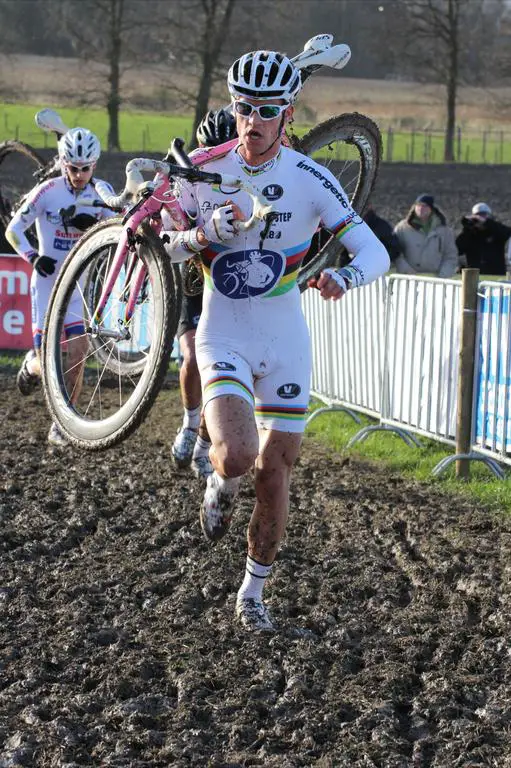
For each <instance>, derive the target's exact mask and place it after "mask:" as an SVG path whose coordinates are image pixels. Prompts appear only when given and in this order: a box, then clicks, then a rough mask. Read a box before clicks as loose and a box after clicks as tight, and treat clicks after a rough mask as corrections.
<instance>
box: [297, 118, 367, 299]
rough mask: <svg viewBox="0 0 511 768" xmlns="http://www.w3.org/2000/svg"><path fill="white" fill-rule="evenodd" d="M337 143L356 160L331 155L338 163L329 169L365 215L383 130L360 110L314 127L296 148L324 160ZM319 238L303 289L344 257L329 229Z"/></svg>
mask: <svg viewBox="0 0 511 768" xmlns="http://www.w3.org/2000/svg"><path fill="white" fill-rule="evenodd" d="M336 144H340V145H341V149H342V148H343V146H344V145H345V146H346V147H352V148H353V149H352V150H351V151H352V153H353V158H354V159H351V158H349V159H348V160H345V159H341V157H340V155H341V154H342V152H337V157H333V156H331V157H329V158H328V160H330V161H333V162H334V163H335V164H336V165H334V166H333V167H332V168H330V170H331V171H332V172H333V173H334V176H335V177H336V178H337V179H338V181H339V183H340V184H341V186H342V187H343V189H344V190H345V192H346V194H347V195H348V198H349V200H350V203H351V205H352V207H353V208H354V210H355V211H357V213H359V214H360V215H362V214H363V212H364V209H365V207H366V205H367V203H368V201H369V198H370V195H371V192H372V191H373V188H374V185H375V183H376V179H377V176H378V170H379V167H380V161H381V156H382V139H381V134H380V130H379V128H378V126H377V125H376V123H375V122H374V121H373V120H371V118H369V117H367V116H366V115H361V114H359V113H358V112H352V113H346V114H343V115H337V116H336V117H332V118H330V119H329V120H326V121H325V122H323V123H320V124H319V125H317V126H316V127H315V128H312V130H310V131H309V133H307V134H306V135H305V136H303V137H302V139H301V140H300V141H299V142H297V149H298V150H299V151H300V152H303V153H304V154H305V155H307V156H309V157H312V158H313V159H315V160H318V162H320V163H321V162H322V158H324V157H325V155H326V154H327V152H328V153H330V154H331V155H333V153H334V145H336ZM322 150H324V152H323V153H322ZM323 164H326V163H323ZM347 174H349V176H348V175H347ZM317 241H318V242H317V243H316V245H315V246H313V248H314V247H315V248H317V252H316V253H314V250H313V252H312V254H311V252H309V254H308V258H307V257H306V259H307V260H306V262H305V263H304V264H303V265H302V267H301V269H300V271H299V273H298V286H299V288H300V291H304V290H305V289H306V288H307V281H308V280H309V278H311V277H314V276H315V275H317V274H318V272H320V271H321V270H322V269H325V268H326V267H329V266H337V265H338V264H339V262H340V259H341V257H342V253H343V250H344V249H343V247H342V244H341V243H340V242H339V241H338V240H337V239H336V238H334V237H332V235H331V234H330V233H329V232H328V231H327V230H322V231H321V233H320V235H319V236H318V237H317Z"/></svg>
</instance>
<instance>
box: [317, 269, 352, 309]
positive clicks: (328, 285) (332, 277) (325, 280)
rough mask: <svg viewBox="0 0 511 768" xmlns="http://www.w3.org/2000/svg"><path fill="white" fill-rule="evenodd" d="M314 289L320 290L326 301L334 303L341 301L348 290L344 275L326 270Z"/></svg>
mask: <svg viewBox="0 0 511 768" xmlns="http://www.w3.org/2000/svg"><path fill="white" fill-rule="evenodd" d="M314 287H315V288H317V289H318V290H319V292H320V294H321V296H322V297H323V298H324V299H333V300H334V301H337V300H338V299H341V298H342V297H343V296H344V294H345V293H346V291H347V290H348V286H347V284H346V281H345V280H344V278H343V277H342V275H340V274H339V273H338V272H336V271H335V270H333V269H326V270H325V271H324V272H322V273H321V275H320V276H319V279H318V280H317V281H316V285H315V286H314Z"/></svg>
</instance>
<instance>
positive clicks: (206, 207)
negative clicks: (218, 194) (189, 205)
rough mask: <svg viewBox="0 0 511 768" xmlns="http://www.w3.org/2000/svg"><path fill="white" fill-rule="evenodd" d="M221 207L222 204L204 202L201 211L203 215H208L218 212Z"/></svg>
mask: <svg viewBox="0 0 511 768" xmlns="http://www.w3.org/2000/svg"><path fill="white" fill-rule="evenodd" d="M221 205H222V203H212V202H211V201H210V200H204V202H203V203H201V207H200V209H201V211H202V213H208V211H216V209H217V208H220V206H221Z"/></svg>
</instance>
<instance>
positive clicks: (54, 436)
mask: <svg viewBox="0 0 511 768" xmlns="http://www.w3.org/2000/svg"><path fill="white" fill-rule="evenodd" d="M48 442H49V444H50V445H55V446H56V447H57V448H66V447H67V446H68V445H69V440H67V439H66V438H65V437H64V435H63V434H62V432H61V431H60V429H59V428H58V427H57V425H56V424H55V423H53V424H52V425H51V427H50V431H49V432H48Z"/></svg>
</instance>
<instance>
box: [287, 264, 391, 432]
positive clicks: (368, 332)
mask: <svg viewBox="0 0 511 768" xmlns="http://www.w3.org/2000/svg"><path fill="white" fill-rule="evenodd" d="M385 292H386V284H385V280H384V279H383V278H381V279H380V280H378V281H376V282H374V283H372V284H371V285H368V286H364V287H363V288H359V289H357V290H356V291H353V292H351V293H348V294H347V295H346V296H345V297H344V298H343V299H342V301H336V302H333V301H324V299H322V298H321V296H320V295H319V291H315V290H308V291H306V292H305V293H304V294H303V296H302V307H303V310H304V313H305V317H306V319H307V323H308V325H309V330H310V333H311V338H312V387H311V389H312V395H313V397H315V398H317V399H319V400H320V401H322V402H323V403H325V407H323V408H319V409H318V410H316V411H314V412H313V413H312V414H311V415H310V416H309V418H308V420H307V424H310V422H311V421H312V420H314V419H315V418H317V417H318V416H319V415H320V414H321V413H325V412H328V411H332V410H342V411H345V412H346V413H348V414H349V415H350V416H351V417H352V418H353V419H354V420H355V421H356V422H358V423H360V419H359V418H358V416H357V415H356V412H357V411H358V412H361V413H365V414H366V415H368V416H374V417H378V416H379V412H380V402H381V388H382V370H383V359H384V357H383V352H384V348H385V339H384V313H385Z"/></svg>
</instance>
